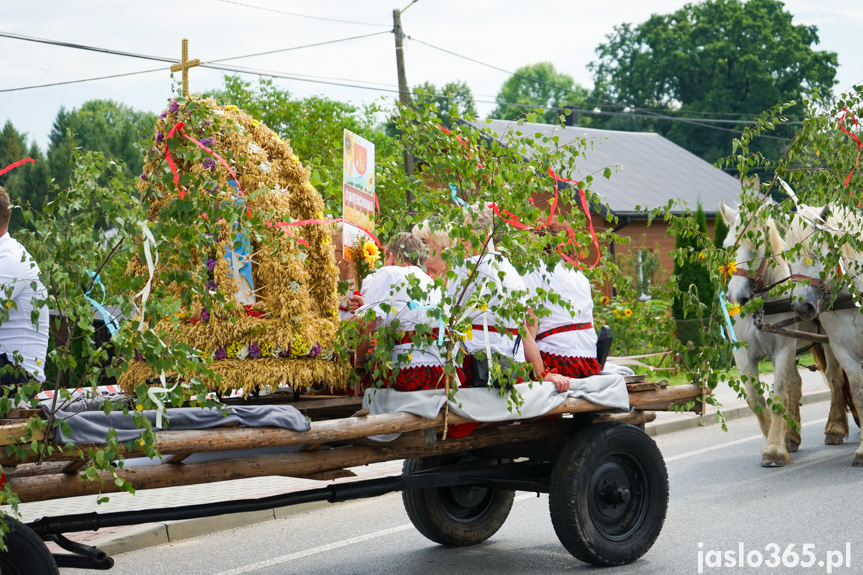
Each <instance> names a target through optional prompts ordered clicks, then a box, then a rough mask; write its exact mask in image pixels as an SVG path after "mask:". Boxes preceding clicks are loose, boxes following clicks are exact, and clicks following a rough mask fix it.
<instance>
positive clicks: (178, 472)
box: [8, 419, 572, 503]
mask: <svg viewBox="0 0 863 575" xmlns="http://www.w3.org/2000/svg"><path fill="white" fill-rule="evenodd" d="M571 425H572V421H571V420H567V419H559V420H556V421H547V422H542V423H535V424H527V425H524V424H506V425H498V426H494V427H488V428H486V429H482V430H477V431H475V432H474V433H473V434H471V435H468V436H467V437H462V438H459V439H447V440H445V441H440V442H438V443H437V445H436V446H435V447H434V448H431V449H429V448H424V447H387V446H382V447H341V448H334V449H326V450H321V451H313V452H297V453H286V454H272V455H258V456H249V457H238V458H228V459H221V460H215V461H206V462H201V463H184V464H182V465H148V466H136V467H130V468H126V469H122V470H120V471H118V475H120V476H121V477H122V478H123V479H125V480H126V481H130V482H131V483H132V484H133V485H134V486H135V488H136V489H153V488H159V487H174V486H178V485H196V484H201V483H212V482H215V481H227V480H230V479H244V478H247V477H265V476H271V475H283V476H299V475H303V476H305V475H310V474H315V473H321V472H325V471H331V470H334V469H343V468H346V467H355V466H358V465H366V464H368V463H378V462H381V461H391V460H394V459H405V458H410V457H429V456H435V455H442V454H445V453H455V452H459V451H468V450H472V449H478V448H482V447H489V446H492V445H504V444H511V443H517V442H521V441H532V440H538V439H546V438H554V437H561V436H562V435H565V434H566V432H567V430H568V429H569V428H570V427H571ZM102 478H103V479H104V483H100V482H97V481H89V482H83V481H82V480H81V478H80V477H70V476H68V475H62V474H58V475H49V476H42V477H27V478H18V479H12V480H9V481H8V484H9V485H10V487H11V488H12V490H13V491H15V492H16V493H17V494H18V497H19V499H20V500H21V502H22V503H23V502H32V501H45V500H49V499H59V498H63V497H74V496H78V495H90V494H95V493H113V492H116V491H118V490H119V489H118V487H117V486H116V484H115V483H114V481H113V480H112V479H111V477H110V474H107V473H103V474H102Z"/></svg>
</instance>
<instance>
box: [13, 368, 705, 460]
mask: <svg viewBox="0 0 863 575" xmlns="http://www.w3.org/2000/svg"><path fill="white" fill-rule="evenodd" d="M701 393H702V392H701V387H700V386H698V385H694V384H689V385H675V386H669V387H667V388H665V389H660V390H653V391H643V392H639V393H633V394H632V395H631V396H630V398H629V402H630V405H631V406H632V407H633V408H636V409H640V410H642V411H662V410H666V409H668V406H669V405H671V404H674V403H679V402H681V401H685V400H687V399H692V398H695V397H699V396H700V395H701ZM606 409H607V408H606V407H604V406H601V405H597V404H595V403H591V402H589V401H587V400H584V399H576V398H569V399H567V400H566V401H564V402H563V403H562V404H560V405H559V406H558V407H556V408H555V409H553V410H551V411H550V412H549V413H547V414H546V415H556V414H561V413H586V412H596V411H605V410H606ZM443 421H444V416H443V414H439V415H438V416H437V417H435V418H434V419H425V418H423V417H419V416H417V415H412V414H410V413H387V414H381V415H368V416H365V417H348V418H342V419H334V420H328V421H320V422H318V421H316V422H312V424H311V429H310V430H309V431H307V432H300V431H289V430H286V429H278V428H267V427H258V428H249V427H237V428H232V429H225V428H216V429H204V430H188V431H161V432H158V433H157V434H156V448H157V449H158V450H159V452H160V453H161V454H162V455H168V454H173V453H184V452H195V453H207V452H212V451H228V450H240V449H255V448H259V447H280V446H285V445H308V444H317V445H324V444H327V443H334V442H339V441H347V440H354V439H359V438H361V437H368V436H370V435H385V434H388V433H407V432H411V431H417V430H421V429H437V428H439V427H441V426H442V425H443ZM448 422H449V424H450V425H459V424H462V423H473V422H472V421H471V420H469V419H467V418H464V417H460V416H458V415H454V414H450V416H449V418H448ZM77 447H78V448H80V449H84V450H86V449H87V448H92V447H95V446H86V445H85V446H77ZM120 452H121V453H122V454H123V455H124V456H125V457H141V456H143V455H144V454H143V452H142V451H141V450H139V449H131V450H129V449H126V448H125V447H124V446H122V445H121V446H120ZM79 458H80V455H79V453H78V449H75V451H74V452H71V453H56V454H54V455H52V456H51V457H50V458H49V459H50V460H52V461H64V460H65V461H69V460H73V459H79ZM32 459H35V457H32ZM13 463H21V462H16V461H15V460H14V459H13V458H11V457H9V456H8V455H6V454H2V455H0V464H2V465H8V464H13Z"/></svg>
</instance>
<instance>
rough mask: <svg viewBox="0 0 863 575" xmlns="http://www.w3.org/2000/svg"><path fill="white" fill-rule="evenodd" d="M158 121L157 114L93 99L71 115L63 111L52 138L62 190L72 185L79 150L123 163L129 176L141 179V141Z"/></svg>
mask: <svg viewBox="0 0 863 575" xmlns="http://www.w3.org/2000/svg"><path fill="white" fill-rule="evenodd" d="M155 121H156V116H155V114H151V113H149V112H141V111H138V110H134V109H133V108H130V107H129V106H126V105H125V104H120V103H118V102H114V101H113V100H90V101H88V102H85V103H84V104H83V105H82V106H81V108H79V109H75V110H72V111H71V112H70V111H66V110H65V109H64V108H60V111H59V112H58V113H57V118H56V119H55V120H54V126H53V128H52V130H51V134H50V136H49V144H48V164H49V166H50V169H51V176H52V177H53V178H54V180H55V181H56V182H57V184H58V185H59V186H60V187H61V188H66V187H68V186H69V185H70V183H71V177H72V172H73V170H74V165H73V164H72V152H73V150H74V149H75V148H76V147H80V148H82V149H84V150H87V151H91V152H100V153H102V154H103V155H104V156H105V157H106V158H108V159H109V160H120V161H122V162H123V164H124V165H125V168H124V173H125V174H126V175H127V176H128V177H134V176H137V175H138V174H140V173H141V168H142V166H143V163H142V162H143V160H142V158H143V150H142V149H141V146H140V141H141V140H142V139H143V138H144V137H145V136H146V135H148V132H149V131H150V129H151V128H152V126H153V124H154V123H155ZM70 132H71V134H72V138H71V139H70V137H69V133H70Z"/></svg>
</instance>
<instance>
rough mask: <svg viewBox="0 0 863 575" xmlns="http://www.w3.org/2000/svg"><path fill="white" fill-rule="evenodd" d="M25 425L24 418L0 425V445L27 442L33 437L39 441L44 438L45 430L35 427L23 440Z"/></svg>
mask: <svg viewBox="0 0 863 575" xmlns="http://www.w3.org/2000/svg"><path fill="white" fill-rule="evenodd" d="M26 425H27V420H26V419H19V420H15V423H7V424H5V425H0V445H12V444H14V443H29V442H30V441H32V440H34V439H35V440H37V441H40V440H42V439H44V438H45V432H44V431H42V430H41V429H37V430H36V431H34V432H33V434H32V435H31V436H30V437H29V438H27V439H26V440H25V439H24V435H25V434H26V430H25V429H24V427H25V426H26Z"/></svg>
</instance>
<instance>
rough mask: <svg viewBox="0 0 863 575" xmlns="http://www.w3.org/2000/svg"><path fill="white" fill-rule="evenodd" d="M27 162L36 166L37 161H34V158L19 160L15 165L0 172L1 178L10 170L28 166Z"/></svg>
mask: <svg viewBox="0 0 863 575" xmlns="http://www.w3.org/2000/svg"><path fill="white" fill-rule="evenodd" d="M27 162H33V163H34V164H35V163H36V160H34V159H33V158H24V159H23V160H18V161H17V162H15V163H14V164H9V165H8V166H6V167H5V168H3V169H2V170H0V176H2V175H3V174H5V173H6V172H8V171H10V170H14V169H15V168H17V167H18V166H21V165H24V164H26V163H27Z"/></svg>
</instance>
